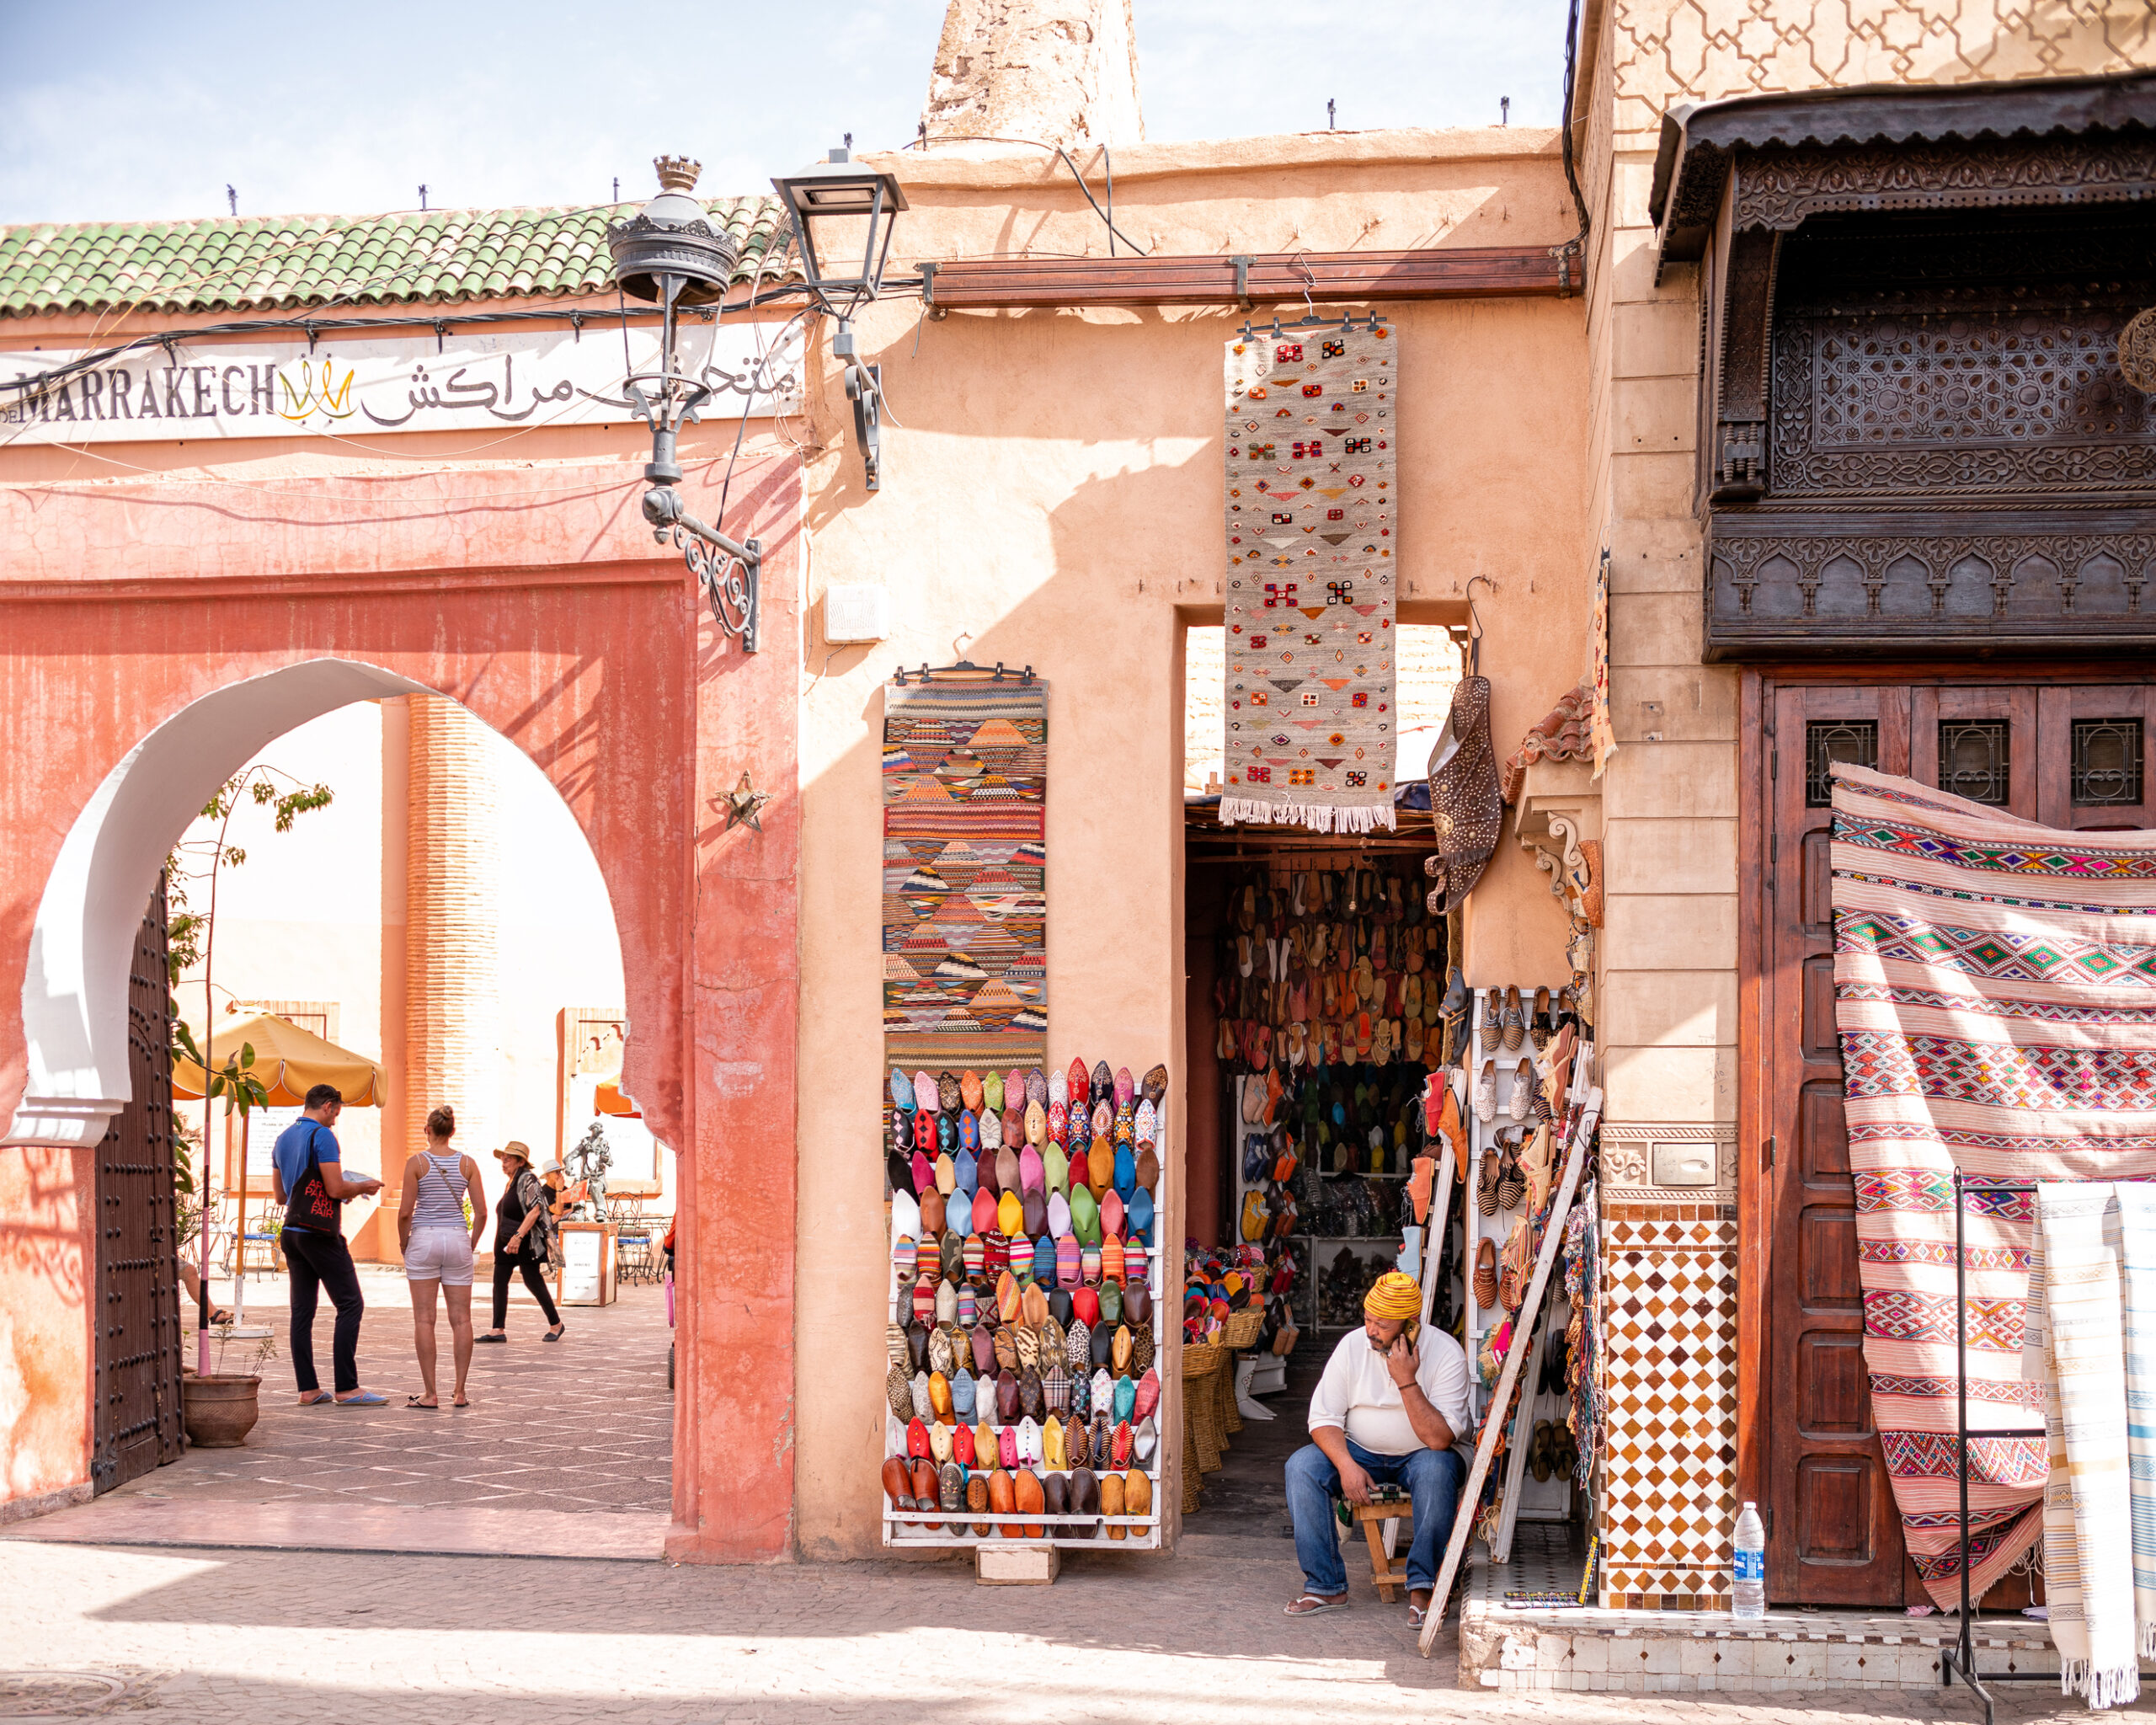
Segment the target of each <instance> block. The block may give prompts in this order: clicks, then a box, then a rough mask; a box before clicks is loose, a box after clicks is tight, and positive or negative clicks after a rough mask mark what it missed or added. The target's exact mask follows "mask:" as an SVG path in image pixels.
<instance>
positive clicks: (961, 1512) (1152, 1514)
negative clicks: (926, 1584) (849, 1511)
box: [879, 1109, 1182, 1552]
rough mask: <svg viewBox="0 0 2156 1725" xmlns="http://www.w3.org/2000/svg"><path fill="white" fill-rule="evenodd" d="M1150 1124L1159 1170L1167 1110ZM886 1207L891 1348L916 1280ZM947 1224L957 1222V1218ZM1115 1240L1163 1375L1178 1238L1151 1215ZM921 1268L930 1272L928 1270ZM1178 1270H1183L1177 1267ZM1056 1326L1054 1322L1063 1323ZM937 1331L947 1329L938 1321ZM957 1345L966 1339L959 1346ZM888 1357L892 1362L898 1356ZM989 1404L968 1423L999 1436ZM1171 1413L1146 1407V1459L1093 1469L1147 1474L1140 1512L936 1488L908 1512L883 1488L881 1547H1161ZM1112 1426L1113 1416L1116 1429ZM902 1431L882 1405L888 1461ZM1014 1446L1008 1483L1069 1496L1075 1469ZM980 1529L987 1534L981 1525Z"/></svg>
mask: <svg viewBox="0 0 2156 1725" xmlns="http://www.w3.org/2000/svg"><path fill="white" fill-rule="evenodd" d="M1118 1130H1120V1129H1119V1128H1118ZM1151 1142H1152V1145H1153V1149H1154V1151H1155V1155H1156V1156H1157V1157H1158V1158H1159V1160H1160V1161H1161V1163H1162V1164H1163V1165H1164V1166H1165V1165H1166V1163H1167V1161H1168V1158H1169V1157H1170V1156H1171V1155H1174V1154H1179V1152H1176V1151H1173V1150H1172V1149H1171V1146H1169V1144H1168V1142H1167V1123H1166V1112H1165V1109H1163V1110H1162V1111H1161V1114H1160V1115H1159V1117H1158V1124H1157V1125H1156V1127H1155V1138H1154V1139H1153V1140H1151ZM1083 1165H1084V1156H1083V1154H1082V1152H1081V1155H1080V1156H1079V1158H1078V1159H1077V1162H1075V1164H1074V1167H1073V1170H1072V1173H1071V1175H1070V1180H1071V1181H1074V1182H1075V1183H1078V1184H1081V1185H1082V1184H1083V1183H1084V1182H1083V1180H1082V1178H1080V1177H1081V1172H1082V1169H1083ZM1058 1189H1067V1188H1058ZM892 1209H893V1207H892V1204H891V1200H890V1199H889V1198H888V1197H887V1198H886V1199H885V1204H884V1220H885V1227H886V1231H887V1236H889V1237H890V1238H891V1240H892V1244H893V1248H894V1249H893V1252H892V1253H891V1254H890V1256H891V1263H890V1264H889V1268H888V1269H887V1272H886V1282H885V1290H886V1300H885V1322H886V1326H887V1327H886V1331H885V1334H886V1338H887V1346H895V1345H897V1344H896V1343H894V1342H891V1341H890V1340H889V1338H896V1337H902V1336H903V1335H904V1333H905V1331H906V1330H907V1328H908V1327H909V1324H910V1322H912V1321H914V1320H915V1308H914V1304H913V1290H914V1284H915V1280H916V1279H917V1278H916V1276H914V1275H908V1274H902V1273H901V1270H900V1268H899V1252H898V1249H897V1248H898V1235H897V1231H896V1229H895V1228H894V1225H893V1220H892ZM953 1226H962V1225H958V1224H953ZM1148 1236H1150V1237H1148ZM930 1237H931V1238H937V1237H940V1236H930ZM1108 1237H1111V1236H1108V1235H1107V1233H1106V1232H1105V1231H1104V1232H1103V1235H1102V1238H1103V1239H1104V1240H1105V1239H1107V1238H1108ZM1121 1237H1123V1239H1124V1250H1125V1252H1126V1258H1125V1262H1126V1265H1127V1266H1129V1265H1132V1264H1134V1263H1135V1262H1136V1261H1137V1260H1138V1258H1139V1254H1140V1253H1142V1257H1143V1262H1144V1265H1145V1273H1144V1276H1143V1281H1144V1284H1145V1288H1146V1289H1147V1290H1148V1292H1149V1293H1150V1306H1151V1317H1150V1320H1149V1321H1148V1322H1150V1327H1151V1331H1152V1334H1153V1336H1154V1338H1155V1339H1154V1343H1153V1347H1154V1353H1153V1356H1152V1367H1153V1370H1154V1371H1155V1372H1156V1373H1158V1374H1159V1375H1161V1377H1162V1378H1165V1376H1166V1370H1167V1360H1166V1354H1167V1342H1166V1340H1165V1339H1164V1338H1167V1337H1170V1336H1173V1335H1180V1333H1181V1329H1182V1316H1181V1312H1180V1311H1179V1310H1178V1309H1174V1308H1169V1307H1166V1306H1164V1305H1163V1303H1162V1298H1161V1295H1162V1290H1163V1289H1164V1287H1165V1285H1166V1280H1167V1276H1166V1257H1167V1253H1168V1252H1170V1251H1171V1250H1172V1251H1174V1252H1176V1253H1177V1262H1178V1264H1179V1265H1180V1262H1181V1250H1180V1242H1174V1243H1172V1244H1171V1243H1169V1242H1166V1241H1165V1239H1164V1236H1163V1231H1162V1228H1161V1222H1160V1220H1159V1218H1158V1213H1157V1212H1156V1213H1155V1220H1154V1222H1153V1224H1152V1226H1151V1227H1150V1230H1149V1231H1148V1235H1140V1234H1139V1233H1138V1232H1136V1231H1129V1232H1128V1233H1127V1234H1126V1235H1125V1236H1121ZM1029 1243H1031V1242H1028V1241H1027V1239H1026V1237H1025V1236H1023V1235H1022V1234H1020V1235H1017V1236H1013V1237H1012V1240H1011V1245H1012V1247H1015V1248H1018V1249H1020V1250H1022V1249H1023V1248H1025V1247H1027V1245H1028V1244H1029ZM912 1262H913V1263H915V1264H916V1265H921V1264H925V1263H926V1256H925V1255H924V1254H922V1253H921V1252H920V1251H919V1250H918V1242H916V1251H915V1254H914V1257H913V1259H912ZM923 1273H924V1274H926V1272H925V1271H924V1272H923ZM1014 1274H1017V1275H1018V1277H1019V1279H1020V1281H1021V1284H1025V1283H1028V1282H1030V1280H1031V1278H1030V1276H1028V1275H1025V1274H1022V1273H1017V1272H1014ZM1178 1274H1180V1269H1179V1270H1178ZM1106 1280H1113V1277H1109V1276H1108V1275H1107V1272H1106V1270H1105V1269H1102V1268H1096V1269H1095V1270H1093V1271H1092V1272H1091V1274H1085V1275H1083V1276H1082V1278H1081V1283H1080V1284H1077V1285H1082V1286H1084V1287H1088V1288H1091V1289H1092V1290H1094V1291H1095V1294H1096V1295H1098V1291H1099V1290H1100V1289H1101V1288H1102V1286H1103V1285H1104V1282H1105V1281H1106ZM1136 1280H1137V1278H1136V1276H1135V1273H1134V1270H1132V1269H1130V1268H1126V1272H1125V1274H1124V1276H1123V1278H1122V1279H1121V1281H1120V1283H1119V1284H1118V1285H1119V1286H1120V1287H1121V1288H1123V1289H1124V1290H1128V1289H1129V1288H1130V1287H1132V1286H1134V1284H1135V1282H1136ZM954 1285H955V1284H954ZM1043 1285H1046V1284H1043ZM1057 1285H1058V1286H1059V1290H1060V1291H1061V1292H1062V1293H1064V1294H1068V1293H1070V1291H1072V1286H1073V1284H1065V1283H1061V1282H1060V1280H1059V1283H1058V1284H1057ZM995 1292H996V1290H995V1287H994V1286H993V1285H992V1284H991V1282H990V1280H989V1279H979V1280H976V1281H974V1295H975V1300H976V1306H977V1311H978V1314H979V1320H978V1321H979V1323H980V1324H981V1325H983V1326H985V1327H987V1328H989V1329H990V1331H991V1332H992V1331H994V1330H996V1329H999V1328H1003V1327H1006V1325H1005V1323H1004V1322H1003V1321H1002V1320H1001V1318H1000V1316H998V1311H997V1306H996V1298H995ZM1123 1322H1127V1320H1126V1321H1123ZM937 1327H939V1328H940V1327H946V1326H944V1325H943V1324H942V1323H940V1322H939V1324H938V1326H937ZM1059 1327H1060V1321H1059ZM1112 1327H1113V1326H1112V1325H1111V1323H1110V1322H1109V1321H1107V1320H1106V1319H1103V1321H1102V1323H1101V1324H1100V1325H1098V1326H1097V1327H1096V1329H1097V1331H1107V1330H1110V1329H1112ZM950 1328H952V1330H953V1333H954V1334H956V1335H959V1336H963V1334H964V1332H962V1331H958V1330H957V1329H956V1327H955V1326H950ZM959 1345H963V1343H960V1344H959ZM891 1363H892V1364H897V1363H898V1362H897V1360H896V1359H895V1357H894V1359H892V1361H891ZM1097 1369H1098V1363H1097V1362H1096V1365H1095V1366H1093V1367H1089V1368H1087V1370H1089V1371H1090V1370H1097ZM1072 1370H1076V1368H1075V1367H1074V1368H1072ZM1111 1373H1112V1376H1118V1375H1129V1374H1120V1373H1117V1372H1115V1371H1114V1370H1113V1363H1111ZM981 1382H982V1384H983V1385H984V1386H989V1387H988V1388H986V1389H984V1390H977V1391H976V1396H977V1397H979V1396H981V1395H988V1396H990V1397H992V1394H993V1390H992V1386H993V1379H991V1378H984V1379H983V1380H982V1381H981ZM990 1405H991V1404H990V1402H981V1401H979V1400H977V1402H976V1407H977V1410H979V1412H978V1418H977V1420H976V1421H975V1422H973V1423H974V1424H975V1425H976V1427H977V1428H978V1427H979V1426H985V1427H986V1428H987V1429H989V1430H990V1432H991V1433H992V1434H995V1435H996V1436H997V1437H998V1438H999V1439H1000V1437H1001V1434H1002V1432H1003V1431H1004V1429H1006V1422H1004V1421H1002V1420H1000V1419H998V1418H995V1416H994V1415H992V1414H991V1413H989V1412H988V1411H986V1410H987V1408H988V1407H989V1406H990ZM915 1412H916V1415H918V1413H919V1409H918V1404H916V1407H915ZM1167 1416H1168V1409H1167V1407H1166V1402H1165V1400H1163V1402H1161V1404H1160V1405H1159V1406H1158V1407H1155V1409H1153V1410H1151V1411H1150V1414H1149V1416H1148V1418H1146V1419H1145V1420H1144V1421H1142V1422H1140V1423H1141V1424H1150V1426H1151V1427H1152V1429H1153V1439H1152V1452H1151V1454H1150V1455H1148V1456H1145V1457H1142V1458H1141V1457H1139V1455H1136V1453H1135V1450H1134V1451H1133V1453H1132V1455H1131V1456H1130V1459H1129V1465H1128V1466H1127V1467H1125V1468H1123V1469H1122V1470H1115V1469H1113V1468H1112V1467H1110V1466H1106V1465H1101V1466H1093V1467H1092V1468H1091V1469H1090V1471H1091V1472H1092V1473H1093V1475H1094V1477H1095V1480H1096V1482H1100V1481H1104V1480H1106V1479H1107V1477H1108V1476H1109V1475H1110V1474H1111V1473H1112V1472H1115V1473H1118V1475H1119V1477H1122V1478H1123V1479H1124V1480H1125V1481H1126V1482H1127V1481H1129V1479H1131V1478H1134V1477H1136V1476H1138V1475H1141V1474H1142V1475H1144V1476H1145V1482H1146V1487H1147V1495H1148V1498H1149V1500H1150V1501H1149V1502H1148V1503H1147V1505H1146V1507H1145V1509H1143V1510H1142V1511H1139V1512H1135V1513H1133V1512H1130V1511H1128V1510H1125V1511H1123V1513H1116V1512H1115V1511H1113V1510H1111V1509H1108V1508H1107V1507H1106V1503H1105V1500H1103V1502H1102V1505H1101V1506H1100V1507H1097V1508H1093V1509H1087V1510H1077V1509H1065V1512H1064V1513H1062V1514H1057V1513H1054V1512H1053V1511H1051V1510H1049V1509H1046V1508H1045V1506H1043V1508H1042V1509H1026V1510H1020V1509H993V1508H991V1509H985V1510H984V1509H972V1508H968V1507H967V1506H966V1504H965V1503H963V1501H961V1503H959V1504H958V1506H957V1508H955V1509H953V1507H952V1506H951V1505H950V1504H949V1503H945V1502H943V1501H942V1498H941V1497H940V1494H939V1498H938V1502H937V1507H936V1508H934V1509H916V1510H905V1509H899V1508H898V1507H896V1506H895V1505H894V1503H892V1501H891V1499H890V1497H889V1494H888V1493H883V1494H879V1495H880V1498H881V1512H882V1524H883V1543H884V1544H885V1545H886V1546H893V1547H896V1548H901V1549H909V1550H910V1549H930V1548H936V1547H978V1546H1002V1547H1006V1548H1011V1547H1037V1546H1065V1547H1069V1548H1072V1549H1075V1550H1079V1551H1109V1552H1113V1551H1156V1550H1158V1549H1159V1548H1160V1545H1161V1518H1162V1515H1163V1514H1164V1512H1165V1510H1166V1489H1167V1482H1168V1481H1169V1480H1170V1479H1171V1471H1170V1470H1169V1468H1168V1466H1167V1465H1166V1464H1167V1455H1166V1445H1165V1443H1164V1442H1162V1441H1161V1435H1160V1434H1161V1433H1162V1432H1164V1431H1165V1430H1166V1429H1167V1425H1168V1418H1167ZM941 1423H942V1424H943V1425H945V1426H953V1425H954V1424H955V1420H954V1419H943V1420H942V1421H941ZM1027 1423H1033V1424H1034V1425H1035V1426H1036V1428H1037V1429H1038V1428H1044V1427H1045V1424H1046V1421H1045V1419H1044V1418H1043V1419H1041V1420H1039V1421H1033V1422H1027ZM1113 1425H1114V1422H1113V1420H1112V1422H1111V1429H1113ZM907 1430H908V1426H907V1423H906V1422H903V1421H901V1420H900V1419H899V1418H898V1417H897V1414H896V1413H895V1411H894V1409H893V1408H892V1407H889V1406H888V1405H887V1406H886V1407H885V1409H884V1413H883V1439H884V1440H883V1455H884V1459H885V1461H889V1459H891V1458H893V1457H897V1458H901V1459H907V1458H908V1456H909V1452H908V1449H907ZM1020 1443H1021V1455H1020V1464H1019V1467H1018V1469H1017V1470H1016V1471H1012V1470H1008V1469H1006V1470H1003V1471H1006V1472H1009V1473H1011V1477H1012V1478H1013V1479H1014V1480H1015V1478H1016V1474H1017V1472H1019V1471H1024V1472H1030V1473H1032V1474H1033V1477H1035V1478H1036V1479H1038V1480H1039V1481H1041V1482H1043V1485H1045V1483H1046V1482H1048V1481H1049V1479H1050V1478H1051V1477H1055V1478H1057V1479H1059V1480H1060V1481H1061V1482H1062V1484H1063V1487H1064V1489H1065V1492H1068V1491H1069V1490H1070V1487H1071V1482H1072V1478H1073V1473H1074V1470H1072V1469H1070V1468H1067V1467H1066V1468H1060V1469H1052V1468H1050V1467H1049V1466H1047V1465H1046V1461H1045V1457H1044V1455H1043V1456H1040V1457H1038V1458H1037V1457H1035V1456H1033V1455H1029V1454H1027V1452H1026V1450H1025V1449H1024V1440H1023V1439H1021V1440H1020ZM1096 1459H1097V1458H1096ZM996 1471H997V1468H996V1464H995V1461H983V1462H981V1463H980V1464H979V1465H977V1466H974V1467H973V1468H971V1469H969V1470H967V1471H966V1481H967V1482H968V1483H969V1484H970V1483H971V1482H973V1481H974V1480H975V1479H980V1478H988V1477H993V1476H994V1475H995V1472H996ZM939 1475H940V1470H939ZM939 1484H940V1478H939ZM983 1528H985V1531H981V1529H983Z"/></svg>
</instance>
